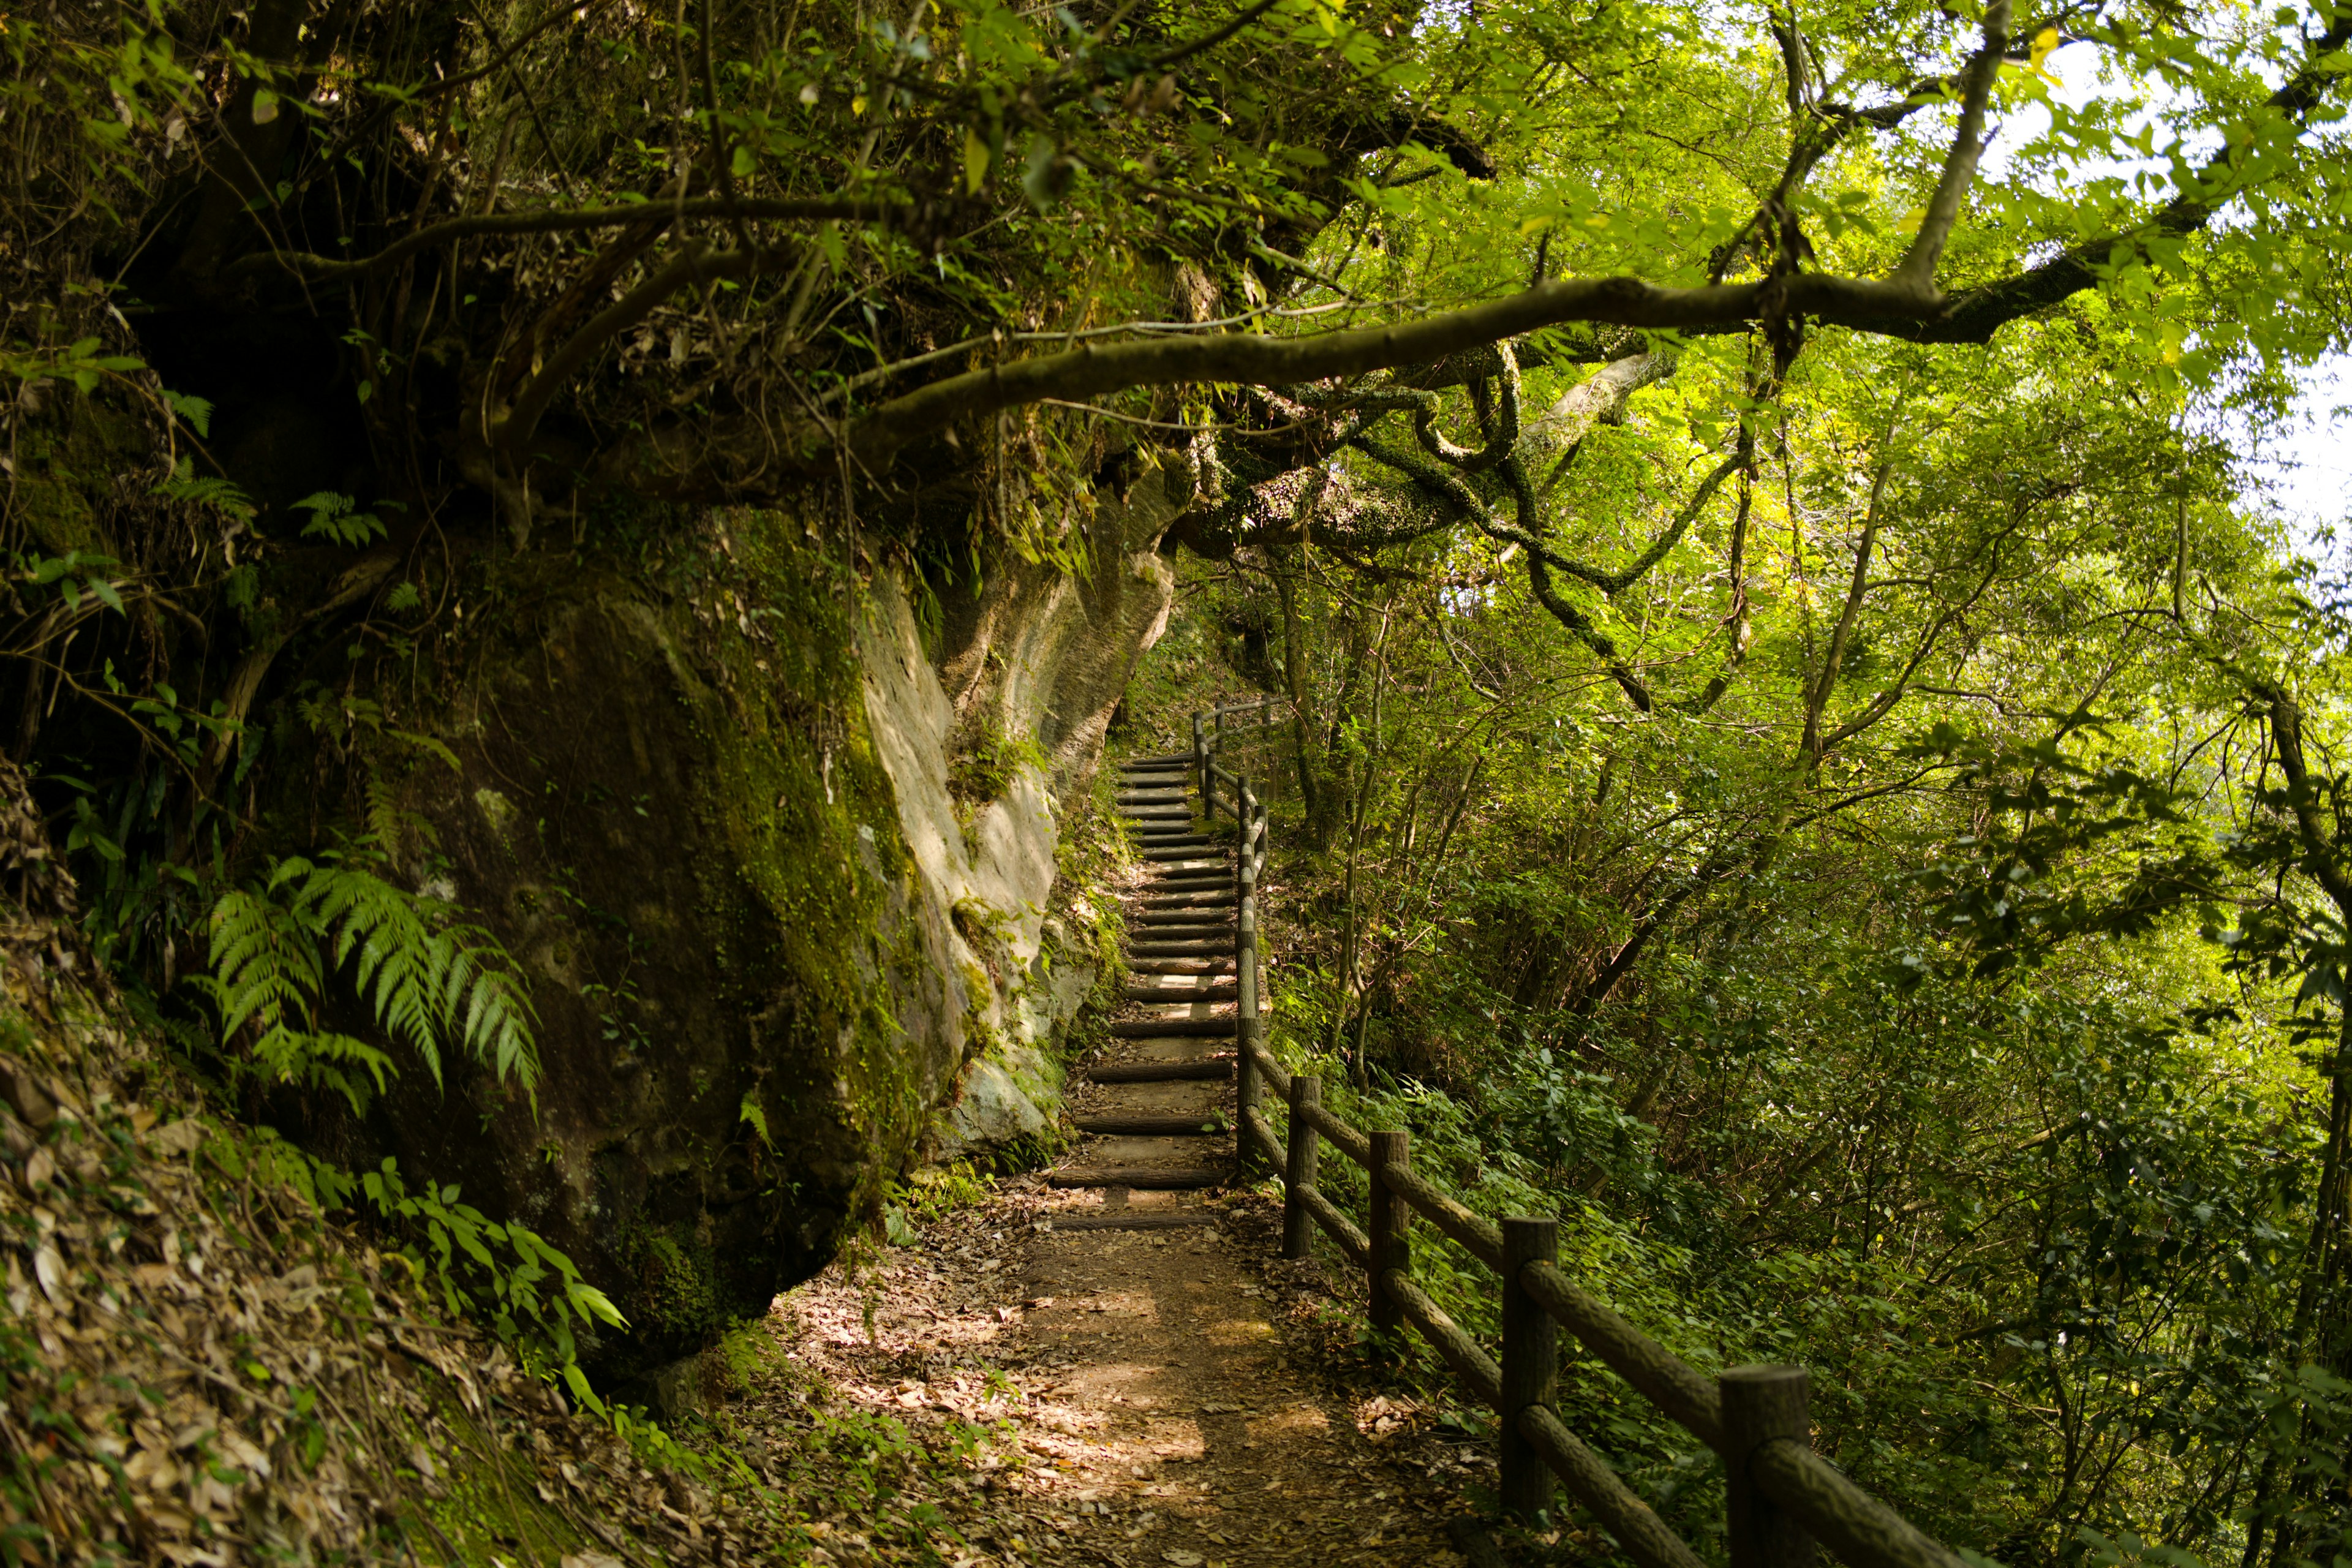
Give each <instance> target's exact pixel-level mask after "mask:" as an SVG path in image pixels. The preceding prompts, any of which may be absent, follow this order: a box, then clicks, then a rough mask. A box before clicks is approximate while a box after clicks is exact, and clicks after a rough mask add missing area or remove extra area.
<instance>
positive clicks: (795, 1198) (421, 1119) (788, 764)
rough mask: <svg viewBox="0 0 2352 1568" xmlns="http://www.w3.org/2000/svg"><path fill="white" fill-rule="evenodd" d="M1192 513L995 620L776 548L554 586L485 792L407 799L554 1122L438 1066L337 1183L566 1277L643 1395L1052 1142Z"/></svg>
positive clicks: (521, 1101)
mask: <svg viewBox="0 0 2352 1568" xmlns="http://www.w3.org/2000/svg"><path fill="white" fill-rule="evenodd" d="M1177 510H1179V507H1178V504H1177V503H1176V502H1175V501H1174V500H1171V497H1170V494H1169V490H1168V488H1167V487H1166V486H1165V485H1163V483H1162V482H1161V476H1160V473H1159V472H1157V471H1150V472H1147V473H1146V474H1145V476H1144V477H1143V479H1140V480H1139V482H1137V483H1136V484H1135V485H1134V486H1133V487H1132V488H1131V489H1129V492H1128V495H1127V497H1126V498H1125V500H1123V501H1118V502H1113V501H1110V500H1105V501H1104V502H1103V504H1101V505H1099V506H1098V507H1097V509H1096V510H1095V511H1094V513H1093V515H1092V518H1091V521H1090V524H1089V529H1090V543H1091V545H1092V550H1091V552H1090V559H1091V562H1092V567H1091V570H1090V571H1089V572H1088V573H1087V574H1084V575H1081V576H1078V577H1075V578H1074V577H1071V576H1068V575H1065V574H1059V573H1055V572H1053V571H1050V570H1047V569H1044V568H1038V567H1034V566H1031V565H1028V564H1026V563H1014V564H1013V566H1011V567H1010V568H1008V569H1007V570H1005V571H1003V572H1002V573H1001V574H996V575H994V576H992V577H991V578H990V579H989V580H988V581H987V582H986V584H985V585H984V586H982V587H981V588H980V589H979V590H978V591H977V592H972V593H969V594H966V595H934V594H932V593H931V592H930V591H929V589H928V588H927V586H926V585H925V584H920V583H909V582H906V581H903V580H900V579H898V578H896V577H893V576H892V575H890V574H887V573H874V574H870V575H869V576H867V577H865V578H863V579H861V578H860V576H859V574H857V573H856V572H855V571H853V570H852V569H850V568H849V567H848V566H846V565H845V564H843V563H840V562H837V561H835V560H833V559H831V558H830V557H828V556H827V555H826V554H825V553H824V552H823V551H822V550H821V549H819V548H818V547H817V546H815V545H813V544H810V543H807V542H806V538H807V532H806V531H805V530H803V528H802V527H800V526H798V525H796V524H793V523H791V522H788V521H785V520H780V519H773V518H758V517H744V516H735V517H729V518H725V519H722V520H719V521H715V522H714V523H712V524H711V525H710V527H711V530H712V531H711V537H710V540H709V545H710V548H709V549H708V550H707V551H705V552H703V555H704V556H705V557H706V558H707V560H708V562H709V570H708V571H707V572H706V573H704V574H702V575H700V576H699V577H698V578H689V579H688V582H687V584H686V585H685V586H684V588H683V589H682V591H679V592H676V593H672V594H668V595H663V594H656V593H653V592H649V591H647V590H646V589H645V588H644V587H643V586H642V585H640V584H638V583H636V582H635V581H632V580H629V579H624V578H621V577H619V576H614V575H599V574H593V573H588V572H584V571H583V570H582V569H580V568H577V567H571V568H567V569H565V570H563V571H562V572H561V573H560V574H559V573H557V572H555V570H554V569H552V568H551V569H549V572H548V574H546V575H544V576H542V577H541V579H539V580H536V581H534V582H533V583H531V584H529V589H530V591H529V593H527V594H524V595H518V596H519V597H520V598H522V599H523V600H524V601H525V602H528V603H529V604H530V605H532V609H531V610H530V614H529V615H528V616H527V617H525V616H517V617H514V618H511V619H509V621H508V622H507V623H505V624H504V625H502V626H499V628H498V630H497V631H495V632H494V633H490V634H487V635H486V637H485V643H486V646H485V647H484V648H483V649H482V652H483V654H484V656H485V657H483V658H481V659H480V661H479V665H478V668H481V669H483V670H485V671H487V672H489V673H488V674H487V675H486V676H485V677H484V678H483V679H481V680H480V682H479V683H478V685H476V686H474V687H473V688H471V689H469V690H468V691H467V693H466V694H465V695H464V696H463V697H462V698H461V699H460V700H457V701H455V702H453V703H451V704H449V705H448V706H447V707H446V709H445V710H443V711H442V712H441V713H440V714H439V715H438V716H437V718H436V721H434V722H433V723H432V725H431V729H432V731H433V734H434V738H435V739H436V740H437V741H438V742H440V743H441V744H442V745H444V746H446V748H447V750H448V752H449V753H450V755H451V756H453V757H454V758H455V760H456V763H457V766H456V768H455V769H454V770H453V769H451V768H450V767H448V766H446V765H444V763H443V762H442V761H438V760H433V759H431V758H426V757H422V756H419V757H417V758H415V759H413V760H410V761H408V762H406V763H401V764H394V763H391V762H390V761H387V762H386V763H385V765H384V766H383V768H381V769H380V770H379V772H380V773H382V775H383V776H384V777H385V778H386V779H387V780H388V781H389V793H390V794H391V795H392V796H393V797H394V800H395V801H396V803H397V810H398V811H399V812H401V813H404V814H405V820H406V821H407V822H408V823H409V824H410V826H409V828H407V829H406V830H404V833H403V834H402V835H401V838H400V854H401V858H402V860H403V863H404V867H405V868H408V869H410V870H411V871H413V873H414V874H415V877H416V878H417V879H418V880H419V881H420V882H422V883H424V884H425V885H427V886H431V887H434V888H435V890H436V891H439V892H442V893H443V894H445V895H446V896H450V897H453V898H454V899H455V900H457V901H458V902H459V903H461V904H463V905H464V906H466V907H467V909H469V910H473V911H476V912H477V914H478V916H479V917H480V918H481V920H482V921H483V923H484V924H485V925H486V926H487V927H488V928H489V929H490V930H491V931H494V932H495V933H496V934H497V935H498V936H499V938H500V939H501V940H502V941H503V942H505V943H506V945H507V946H508V948H509V950H510V951H511V952H514V953H515V954H516V955H517V957H518V958H519V959H520V961H521V962H522V963H523V964H524V966H525V968H526V969H527V971H528V972H529V974H530V981H531V984H532V990H533V996H534V1002H535V1005H536V1006H537V1009H538V1014H539V1041H540V1048H541V1078H540V1080H539V1083H538V1085H537V1089H536V1092H535V1094H534V1095H524V1094H521V1093H520V1092H518V1091H517V1090H516V1089H514V1088H513V1087H512V1086H511V1085H509V1086H507V1087H505V1088H501V1087H500V1086H499V1085H498V1084H497V1083H496V1082H494V1081H493V1080H492V1079H490V1077H489V1075H488V1073H486V1072H484V1071H481V1070H479V1069H461V1068H457V1067H455V1066H453V1067H452V1070H451V1073H450V1077H449V1079H448V1081H447V1083H446V1087H444V1088H442V1089H437V1090H436V1087H435V1086H434V1084H433V1082H432V1080H431V1079H429V1078H428V1077H426V1076H425V1075H424V1073H423V1072H422V1071H421V1069H419V1068H415V1067H414V1066H411V1067H409V1068H407V1070H406V1071H405V1073H404V1077H403V1078H402V1079H400V1080H398V1081H397V1082H396V1083H395V1085H394V1089H393V1092H392V1093H391V1094H390V1095H388V1096H387V1097H386V1098H385V1099H384V1100H382V1101H380V1102H379V1103H378V1105H377V1107H376V1109H375V1110H374V1111H373V1113H372V1115H371V1116H370V1118H369V1120H368V1121H367V1122H366V1123H365V1124H364V1125H360V1126H348V1127H344V1128H342V1129H341V1130H339V1131H333V1130H331V1131H328V1132H327V1133H326V1134H325V1137H326V1141H327V1142H329V1143H330V1144H331V1147H330V1148H329V1150H328V1151H327V1152H330V1153H332V1154H335V1155H338V1156H339V1157H341V1158H342V1159H343V1160H344V1161H345V1162H346V1163H349V1164H359V1163H363V1162H365V1161H368V1160H372V1159H373V1158H376V1157H378V1156H380V1155H381V1154H383V1153H391V1154H394V1155H397V1156H398V1157H399V1158H400V1160H401V1162H402V1164H403V1167H404V1169H407V1170H413V1171H416V1172H420V1173H430V1174H431V1175H432V1176H434V1177H436V1178H437V1179H438V1180H440V1181H442V1182H445V1183H446V1182H456V1183H458V1184H461V1186H462V1188H463V1191H464V1195H465V1199H466V1201H467V1202H469V1203H473V1204H475V1205H478V1206H480V1207H481V1208H483V1209H484V1210H485V1211H487V1212H489V1213H491V1214H494V1215H511V1216H513V1217H516V1218H520V1219H521V1220H523V1221H525V1222H526V1223H528V1224H530V1226H533V1227H534V1228H535V1229H537V1230H538V1231H539V1232H540V1233H541V1234H542V1235H543V1236H545V1237H547V1238H548V1239H549V1240H551V1241H552V1242H553V1243H554V1244H555V1245H556V1246H558V1247H562V1248H564V1249H565V1250H566V1251H568V1252H569V1253H571V1255H572V1258H574V1259H575V1261H577V1262H578V1263H579V1265H580V1266H581V1268H582V1270H583V1273H584V1274H585V1275H586V1276H587V1278H588V1279H590V1281H591V1282H592V1283H594V1284H597V1285H599V1286H600V1287H602V1288H603V1289H605V1290H606V1292H607V1293H608V1294H609V1295H610V1296H611V1297H612V1298H613V1299H614V1301H615V1302H616V1303H617V1304H618V1305H619V1306H620V1308H621V1310H622V1311H623V1312H624V1313H625V1315H626V1316H627V1318H628V1319H629V1321H630V1330H629V1331H628V1332H627V1333H626V1334H625V1335H619V1334H615V1335H610V1336H607V1338H606V1339H605V1341H604V1342H602V1343H600V1344H598V1345H594V1346H592V1347H588V1348H587V1352H586V1359H588V1360H589V1362H590V1363H591V1365H592V1366H593V1367H594V1368H595V1369H596V1370H597V1372H598V1373H599V1374H600V1375H601V1376H603V1377H604V1378H606V1379H608V1380H613V1381H625V1380H627V1379H630V1378H633V1377H639V1376H641V1375H643V1374H646V1373H650V1372H652V1371H653V1370H654V1369H656V1368H658V1367H660V1366H663V1365H665V1364H667V1363H672V1362H674V1361H675V1360H676V1359H677V1357H679V1356H681V1355H683V1354H686V1353H688V1352H692V1351H694V1350H696V1349H698V1348H699V1346H700V1345H701V1344H702V1343H704V1342H707V1340H708V1338H709V1335H710V1334H711V1333H712V1332H714V1331H716V1330H718V1329H719V1327H720V1326H721V1325H722V1324H724V1323H725V1322H726V1321H729V1320H730V1318H733V1317H735V1316H737V1315H739V1314H744V1313H755V1312H758V1311H760V1310H764V1308H765V1305H766V1303H767V1301H768V1300H769V1299H770V1298H771V1297H772V1295H773V1294H774V1293H775V1292H776V1291H777V1290H778V1289H782V1288H784V1287H786V1286H789V1285H791V1284H793V1283H795V1282H797V1281H798V1280H799V1279H804V1278H806V1277H807V1276H808V1275H809V1274H811V1273H813V1272H814V1270H815V1269H816V1268H820V1267H822V1266H823V1264H824V1262H825V1261H826V1260H827V1259H829V1258H831V1257H832V1255H833V1253H834V1251H835V1249H836V1247H837V1246H838V1245H839V1243H840V1241H841V1239H842V1238H843V1237H844V1234H845V1231H846V1230H847V1229H848V1228H850V1227H852V1226H854V1225H856V1224H857V1223H860V1222H861V1221H862V1220H863V1218H864V1217H865V1216H866V1214H867V1213H869V1212H870V1210H871V1208H872V1205H874V1204H875V1202H876V1201H877V1198H878V1196H879V1194H880V1192H881V1190H882V1188H883V1187H884V1185H885V1184H887V1182H888V1181H889V1180H891V1179H892V1178H893V1177H895V1176H897V1175H898V1174H899V1173H902V1172H903V1171H904V1170H905V1169H906V1168H907V1167H908V1163H910V1161H912V1160H914V1159H916V1158H918V1157H919V1156H920V1155H922V1154H925V1153H928V1154H929V1155H930V1156H932V1157H935V1158H941V1159H945V1158H952V1157H956V1156H959V1155H965V1154H973V1153H982V1152H991V1151H994V1150H1000V1149H1003V1148H1006V1147H1008V1146H1009V1147H1012V1148H1015V1149H1018V1148H1019V1147H1020V1146H1021V1145H1022V1142H1023V1141H1024V1140H1030V1141H1034V1140H1037V1139H1039V1138H1041V1137H1043V1136H1044V1135H1045V1134H1046V1133H1047V1132H1048V1131H1050V1130H1051V1128H1052V1127H1053V1126H1054V1124H1055V1121H1056V1119H1057V1116H1058V1111H1059V1090H1060V1068H1059V1064H1058V1060H1057V1056H1056V1051H1055V1045H1056V1041H1057V1038H1058V1037H1059V1035H1060V1034H1061V1033H1062V1032H1063V1031H1065V1030H1066V1027H1067V1026H1068V1023H1069V1020H1070V1018H1071V1017H1072V1016H1073V1014H1074V1013H1075V1012H1076V1009H1077V1007H1078V1005H1080V1003H1082V1002H1083V1001H1084V1000H1085V998H1086V997H1087V994H1089V992H1090V991H1091V989H1092V988H1093V985H1094V983H1095V980H1096V974H1097V969H1096V966H1097V963H1098V962H1099V957H1098V954H1099V947H1098V943H1097V937H1096V934H1095V932H1094V931H1092V929H1091V926H1090V922H1089V921H1088V920H1087V918H1086V900H1084V899H1083V896H1082V894H1081V896H1080V897H1079V898H1078V899H1077V900H1076V903H1075V904H1074V903H1073V901H1072V897H1071V889H1068V888H1067V887H1066V886H1062V887H1057V858H1058V857H1057V851H1058V850H1059V848H1060V847H1061V844H1062V839H1063V829H1064V826H1065V824H1066V820H1067V818H1068V816H1069V806H1068V805H1066V803H1077V804H1083V795H1082V793H1081V792H1083V791H1084V790H1085V789H1086V788H1087V786H1088V784H1090V781H1091V774H1092V770H1093V764H1094V761H1095V757H1096V753H1097V749H1098V747H1099V744H1100V740H1101V736H1102V733H1103V730H1104V728H1105V725H1106V724H1107V722H1108V718H1109V715H1110V712H1111V710H1112V709H1113V707H1114V706H1115V705H1116V704H1117V702H1118V697H1119V694H1120V691H1121V689H1123V687H1124V685H1125V682H1126V679H1127V676H1128V674H1129V670H1130V669H1131V668H1132V667H1133V664H1134V661H1135V659H1136V658H1137V657H1139V655H1140V654H1141V653H1142V651H1143V650H1144V649H1145V648H1147V647H1150V644H1151V642H1152V641H1153V639H1155V638H1156V637H1158V636H1159V634H1160V629H1161V627H1162V626H1164V625H1165V620H1166V615H1167V609H1168V605H1169V601H1170V596H1171V589H1172V577H1171V574H1170V572H1169V570H1168V568H1167V567H1166V565H1165V564H1164V563H1162V562H1161V560H1160V557H1159V555H1158V554H1157V552H1156V550H1155V546H1156V544H1157V542H1158V540H1159V538H1160V534H1161V532H1162V531H1164V529H1165V527H1166V525H1167V523H1168V521H1170V519H1171V517H1173V516H1174V515H1175V514H1176V512H1177ZM917 605H923V606H924V611H925V613H924V614H923V615H921V616H919V615H918V611H917V607H916V606H917ZM926 623H928V624H929V626H930V627H931V628H932V630H931V632H930V635H929V637H928V638H927V637H926V635H925V627H926ZM1057 900H1060V901H1059V902H1058V903H1057Z"/></svg>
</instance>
